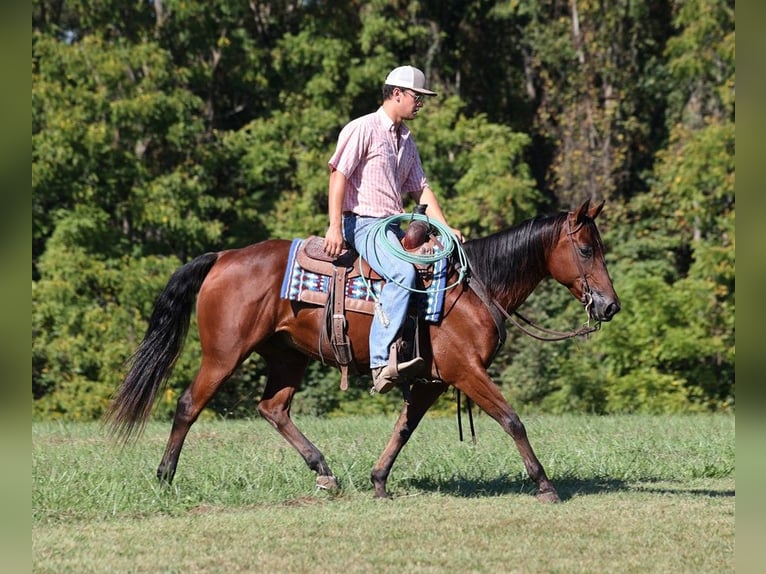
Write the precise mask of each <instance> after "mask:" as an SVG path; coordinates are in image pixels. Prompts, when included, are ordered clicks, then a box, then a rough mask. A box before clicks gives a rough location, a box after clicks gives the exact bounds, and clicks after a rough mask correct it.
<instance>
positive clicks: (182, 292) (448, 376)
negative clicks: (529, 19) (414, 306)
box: [105, 201, 620, 502]
mask: <svg viewBox="0 0 766 574" xmlns="http://www.w3.org/2000/svg"><path fill="white" fill-rule="evenodd" d="M603 206H604V203H603V202H602V203H601V204H599V205H596V206H591V205H590V202H588V201H586V202H585V203H583V204H582V205H581V206H580V207H579V208H578V209H576V210H575V211H573V212H569V213H567V212H560V213H558V214H555V215H548V216H538V217H535V218H532V219H529V220H527V221H525V222H523V223H520V224H518V225H515V226H513V227H511V228H509V229H506V230H505V231H501V232H498V233H495V234H493V235H490V236H488V237H484V238H478V239H474V240H471V241H467V242H466V243H464V244H463V249H464V251H465V254H466V256H467V260H468V263H469V269H470V272H469V274H468V276H467V279H464V281H463V282H462V283H461V284H459V285H458V286H456V287H454V288H452V289H450V290H449V291H447V293H446V295H445V299H444V314H443V316H442V318H441V320H440V322H438V323H435V324H429V325H426V326H425V328H422V329H420V331H419V332H420V338H419V342H420V352H421V354H422V356H423V358H424V359H425V362H426V366H427V369H426V371H428V372H429V373H430V376H428V375H427V379H429V382H415V383H413V384H412V387H411V389H410V392H409V396H408V397H407V399H408V400H406V401H404V405H403V407H402V410H401V413H400V415H399V418H398V420H397V421H396V424H395V426H394V432H393V434H392V435H391V438H390V439H389V441H388V444H387V445H386V447H385V449H384V451H383V453H382V454H381V455H380V458H379V459H378V461H377V462H376V464H375V465H374V467H373V469H372V473H371V481H372V484H373V486H374V489H375V496H376V497H381V498H387V497H388V493H387V491H386V482H387V480H388V476H389V473H390V471H391V468H392V466H393V464H394V461H395V460H396V458H397V456H398V455H399V452H400V451H401V449H402V448H403V447H404V445H405V444H406V443H407V441H408V440H409V438H410V436H411V435H412V433H413V432H414V430H415V428H416V427H417V426H418V423H419V422H420V421H421V419H422V418H423V415H424V414H425V413H426V411H427V410H428V409H429V407H431V405H432V404H433V403H434V401H435V400H436V399H437V398H438V397H439V396H440V395H441V394H442V393H443V392H444V391H445V390H446V389H447V388H449V386H450V385H452V386H454V387H455V388H457V389H458V390H459V391H460V392H462V393H464V394H465V395H466V397H468V398H469V399H470V400H471V401H473V402H474V403H475V404H476V405H478V406H479V407H480V408H481V409H483V410H484V411H485V412H486V413H487V414H488V415H489V416H490V417H492V418H493V419H495V420H496V421H497V422H498V423H499V424H500V426H501V427H502V428H503V429H504V430H505V431H506V432H507V433H508V434H509V435H510V436H511V437H512V438H513V440H514V442H515V444H516V447H517V449H518V451H519V453H520V454H521V458H522V460H523V462H524V466H525V468H526V471H527V473H528V475H529V477H530V478H531V479H532V480H533V481H534V482H535V483H536V485H537V495H536V496H537V498H538V499H539V500H541V501H546V502H557V501H558V500H559V497H558V494H557V492H556V489H555V488H554V486H553V484H552V483H551V481H550V480H549V479H548V476H547V475H546V473H545V470H544V469H543V466H542V464H540V461H539V460H538V459H537V456H536V455H535V453H534V451H533V450H532V447H531V445H530V443H529V440H528V438H527V433H526V429H525V427H524V425H523V423H522V422H521V420H520V419H519V417H518V415H517V414H516V412H515V411H514V409H513V408H512V407H511V406H510V405H509V404H508V402H507V401H506V400H505V398H504V397H503V394H502V393H501V391H500V389H499V388H498V386H497V384H496V383H494V382H493V381H492V379H491V378H490V376H489V375H488V373H487V368H488V367H489V365H490V363H491V361H492V359H493V358H494V356H495V353H496V352H497V350H498V348H499V346H500V345H501V344H502V340H504V335H505V331H504V323H503V321H504V319H505V318H506V317H508V316H509V315H508V314H510V313H512V312H513V311H514V310H515V309H516V308H517V307H518V306H519V305H520V304H521V303H522V302H523V301H524V300H525V299H526V298H527V297H528V296H529V295H530V294H531V293H532V292H533V290H534V289H535V288H536V286H537V285H538V284H539V283H540V282H541V281H542V280H543V279H545V278H547V277H552V278H553V279H555V280H556V281H558V282H559V283H561V284H563V285H564V286H565V287H566V288H567V289H569V291H570V292H571V294H572V295H573V296H574V297H575V298H576V299H577V300H578V301H580V302H581V303H582V304H583V305H584V306H585V309H586V310H587V313H588V315H589V317H590V319H593V320H595V321H597V322H599V324H600V322H601V321H609V320H611V319H612V317H613V316H614V315H615V313H617V312H618V311H619V310H620V302H619V299H618V297H617V294H616V293H615V291H614V288H613V286H612V280H611V278H610V276H609V273H608V271H607V268H606V264H605V261H604V256H603V246H602V243H601V238H600V235H599V232H598V229H597V227H596V224H595V222H594V220H595V218H596V217H597V216H598V214H599V213H600V212H601V210H602V208H603ZM290 245H291V242H290V241H287V240H279V239H270V240H266V241H263V242H260V243H257V244H254V245H250V246H247V247H244V248H241V249H232V250H225V251H220V252H216V253H206V254H204V255H200V256H198V257H197V258H195V259H194V260H192V261H190V262H188V263H187V264H185V265H183V266H182V267H180V268H179V269H177V270H176V271H175V272H174V273H173V275H172V276H171V277H170V279H169V281H168V283H167V285H166V287H165V288H164V290H163V291H162V293H161V294H160V295H159V296H158V298H157V300H156V302H155V304H154V308H153V311H152V315H151V318H150V320H149V325H148V328H147V332H146V335H145V337H144V339H143V340H142V342H141V343H140V345H139V346H138V349H137V350H136V352H135V354H134V355H133V357H132V361H131V367H130V369H129V371H128V373H127V375H126V377H125V379H124V380H123V381H122V383H121V385H120V387H119V388H118V390H117V391H116V393H115V396H114V398H113V401H112V403H111V405H110V406H109V408H108V410H107V412H106V414H105V420H106V421H107V422H108V423H109V425H110V427H111V431H112V433H113V434H115V435H117V436H119V437H121V438H122V439H123V440H128V439H130V438H131V437H133V436H135V435H137V434H139V433H140V431H141V430H142V429H143V426H144V424H145V422H146V420H147V419H148V417H149V415H150V413H151V410H152V405H153V403H154V401H155V399H156V397H157V395H158V393H159V391H160V390H161V388H162V386H163V385H164V383H165V382H166V381H167V379H168V377H169V375H170V372H171V370H172V368H173V365H174V364H175V361H176V359H177V358H178V355H179V353H180V352H181V349H182V347H183V344H184V340H185V338H186V335H187V333H188V328H189V324H190V319H191V313H192V311H193V307H194V302H195V299H196V303H197V305H196V310H197V322H198V328H199V338H200V344H201V347H202V360H201V365H200V368H199V371H198V373H197V375H196V377H195V378H194V380H193V381H192V383H191V384H190V385H189V386H188V387H187V388H186V390H185V391H184V392H183V394H182V395H181V397H180V398H179V399H178V404H177V408H176V412H175V417H174V420H173V425H172V430H171V432H170V437H169V439H168V442H167V446H166V448H165V452H164V454H163V456H162V460H161V461H160V464H159V467H158V469H157V476H158V478H159V479H160V480H162V481H164V482H167V483H170V482H171V481H172V480H173V477H174V475H175V472H176V467H177V465H178V459H179V456H180V454H181V449H182V447H183V444H184V440H185V439H186V436H187V433H188V432H189V429H190V427H191V426H192V424H193V423H194V421H195V420H196V419H197V417H198V415H199V414H200V412H201V411H202V409H203V408H204V407H205V405H206V404H207V403H208V401H210V399H211V398H212V397H213V395H214V394H215V392H216V391H217V390H218V388H219V387H220V386H221V385H222V384H223V383H224V382H225V381H226V380H227V379H228V378H229V377H230V376H231V375H232V374H233V373H234V371H235V369H236V368H237V367H238V366H239V365H240V364H241V363H242V362H243V361H244V360H245V359H246V358H247V357H248V356H249V355H250V354H251V353H253V352H255V353H258V354H259V355H260V356H261V357H262V358H263V359H264V360H265V361H266V365H267V372H268V376H267V383H266V387H265V389H264V391H263V396H262V397H261V400H260V401H259V403H258V405H257V409H258V412H259V413H260V415H261V416H263V417H264V418H265V419H266V420H267V421H268V422H269V423H271V425H272V426H273V427H274V428H275V429H276V430H277V431H278V432H279V434H281V435H282V436H283V437H284V438H285V439H286V440H287V442H288V443H290V444H291V445H292V446H293V447H294V448H295V449H296V450H297V451H298V452H299V453H300V455H301V456H302V457H303V459H304V460H305V462H306V464H307V465H308V467H309V468H310V469H311V470H313V471H314V472H315V473H316V474H317V477H316V484H317V486H318V487H320V488H327V489H335V488H337V487H338V484H337V480H336V478H335V476H334V475H333V473H332V471H331V470H330V468H329V466H328V465H327V462H326V461H325V458H324V455H323V454H322V453H321V452H320V451H319V449H317V447H316V446H314V444H312V443H311V441H309V439H308V438H306V436H304V434H303V433H302V432H301V431H300V430H299V429H298V428H297V427H296V426H295V424H294V422H293V421H292V420H291V418H290V405H291V401H292V399H293V396H294V395H295V393H296V391H297V390H298V389H299V387H300V384H301V381H302V378H303V374H304V371H305V368H306V366H307V364H308V361H309V360H310V359H320V358H322V359H323V360H325V361H328V362H332V359H328V357H332V356H333V355H332V353H331V352H329V351H328V350H327V349H318V341H319V334H320V332H321V329H322V323H323V320H324V309H322V308H321V307H319V306H316V305H314V306H312V305H307V304H305V303H299V302H295V301H289V300H286V299H283V298H281V297H280V283H281V281H282V276H283V272H284V270H285V266H286V263H287V259H288V251H289V249H290ZM455 276H456V272H453V275H452V277H453V278H454V277H455ZM498 311H499V312H500V313H502V315H501V316H500V317H499V318H498ZM370 322H371V317H370V316H369V315H363V314H358V313H350V314H349V315H348V327H347V328H348V337H349V339H350V341H351V345H352V349H353V353H354V357H355V361H356V366H357V368H358V369H359V371H360V372H362V371H363V369H367V370H369V341H368V335H369V329H370Z"/></svg>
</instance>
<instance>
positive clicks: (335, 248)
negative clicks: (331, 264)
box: [324, 225, 346, 258]
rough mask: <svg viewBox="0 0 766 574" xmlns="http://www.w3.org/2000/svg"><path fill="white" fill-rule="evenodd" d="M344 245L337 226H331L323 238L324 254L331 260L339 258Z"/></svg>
mask: <svg viewBox="0 0 766 574" xmlns="http://www.w3.org/2000/svg"><path fill="white" fill-rule="evenodd" d="M345 246H346V244H345V241H344V240H343V233H342V232H341V230H340V226H339V225H337V226H336V225H331V226H330V227H328V228H327V233H325V236H324V252H325V253H326V254H327V255H328V256H330V257H333V258H336V257H340V254H341V252H342V251H343V249H344V248H345Z"/></svg>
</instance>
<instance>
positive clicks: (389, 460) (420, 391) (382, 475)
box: [370, 383, 447, 498]
mask: <svg viewBox="0 0 766 574" xmlns="http://www.w3.org/2000/svg"><path fill="white" fill-rule="evenodd" d="M446 389H447V385H445V384H438V383H416V384H414V385H412V389H411V391H410V400H409V402H408V403H405V404H404V407H403V408H402V412H401V413H400V414H399V419H398V420H397V421H396V425H395V426H394V432H393V434H392V435H391V438H390V439H388V444H387V445H386V448H385V450H384V451H383V453H382V454H381V455H380V458H378V462H376V463H375V466H374V467H373V468H372V474H371V475H370V480H371V481H372V484H373V486H374V487H375V496H376V497H377V498H388V492H387V491H386V482H387V481H388V475H389V473H390V472H391V467H392V466H393V465H394V461H396V457H397V456H399V453H400V452H401V450H402V448H404V445H405V444H407V441H408V440H409V439H410V437H411V436H412V433H413V432H414V431H415V429H416V428H417V426H418V423H420V421H421V420H422V418H423V415H425V414H426V411H428V409H429V408H431V405H433V404H434V401H436V399H437V398H439V395H441V394H442V393H443V392H444V391H445V390H446Z"/></svg>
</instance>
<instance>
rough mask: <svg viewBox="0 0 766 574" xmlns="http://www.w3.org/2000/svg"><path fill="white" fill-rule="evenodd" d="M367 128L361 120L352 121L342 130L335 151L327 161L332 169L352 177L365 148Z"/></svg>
mask: <svg viewBox="0 0 766 574" xmlns="http://www.w3.org/2000/svg"><path fill="white" fill-rule="evenodd" d="M364 142H365V130H364V129H363V124H362V123H361V122H359V121H356V120H355V121H352V122H349V123H348V124H346V126H345V127H344V128H343V129H342V130H341V131H340V134H339V135H338V145H337V146H336V148H335V153H334V154H333V155H332V157H331V158H330V160H329V161H328V162H327V165H328V167H329V168H330V169H331V170H338V171H339V172H341V173H342V174H343V175H345V176H346V177H347V178H348V177H351V174H352V173H354V170H355V169H356V167H357V166H358V165H359V162H360V161H361V159H362V157H363V155H364V150H365V143H364Z"/></svg>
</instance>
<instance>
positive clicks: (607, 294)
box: [548, 201, 620, 321]
mask: <svg viewBox="0 0 766 574" xmlns="http://www.w3.org/2000/svg"><path fill="white" fill-rule="evenodd" d="M603 207H604V202H603V201H602V202H601V203H600V204H599V205H596V206H593V207H591V206H590V202H589V201H586V202H585V203H583V204H582V205H581V206H580V208H579V209H577V210H576V211H574V212H572V213H569V214H568V216H567V221H566V223H565V224H564V225H563V226H562V228H561V235H560V237H559V239H558V241H557V242H556V244H555V246H554V248H553V250H552V251H551V253H550V257H549V260H548V268H549V270H550V273H551V276H552V277H553V278H554V279H555V280H556V281H558V282H559V283H561V284H562V285H564V286H565V287H567V288H568V289H569V291H570V292H571V293H572V295H574V296H575V298H576V299H578V300H579V301H581V302H582V304H583V305H585V309H586V310H587V312H588V315H589V316H590V318H591V319H593V320H595V321H610V320H611V319H612V317H614V315H615V314H616V313H617V312H618V311H619V310H620V299H619V298H618V297H617V293H615V291H614V287H613V286H612V279H611V278H610V277H609V271H608V270H607V268H606V263H605V262H604V250H603V245H602V243H601V236H600V234H599V232H598V228H597V227H596V223H595V219H596V217H597V216H598V214H599V213H601V210H602V209H603Z"/></svg>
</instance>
